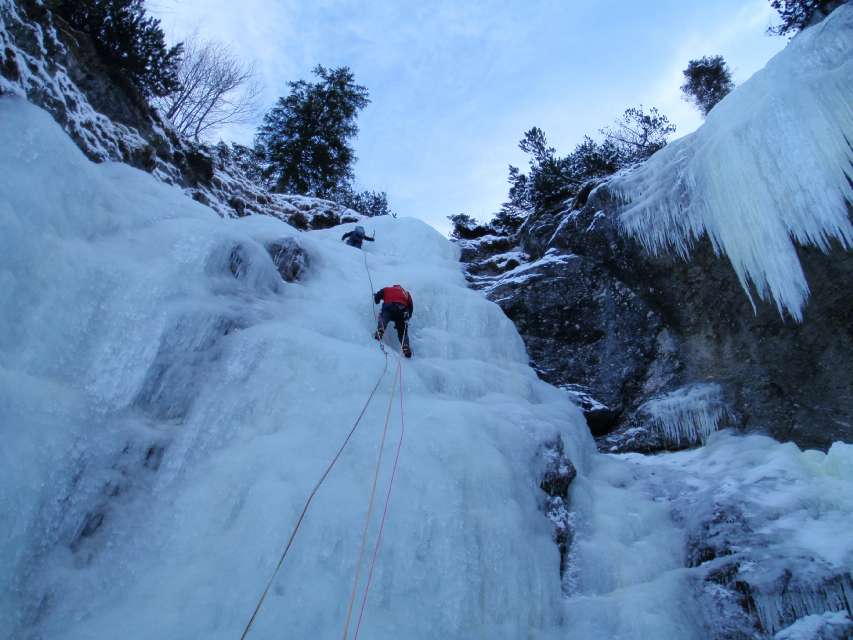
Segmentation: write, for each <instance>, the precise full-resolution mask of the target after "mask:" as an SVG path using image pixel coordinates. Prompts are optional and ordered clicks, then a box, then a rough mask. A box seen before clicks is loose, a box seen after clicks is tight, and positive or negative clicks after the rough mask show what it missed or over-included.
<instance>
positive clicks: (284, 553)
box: [240, 354, 396, 640]
mask: <svg viewBox="0 0 853 640" xmlns="http://www.w3.org/2000/svg"><path fill="white" fill-rule="evenodd" d="M387 372H388V355H387V354H386V355H385V364H384V366H383V368H382V373H381V374H380V375H379V379H378V380H377V381H376V384H375V385H373V389H372V390H371V391H370V395H369V396H368V397H367V402H365V403H364V406H363V407H362V408H361V412H359V414H358V417H357V418H356V420H355V424H353V426H352V429H350V431H349V433H348V434H347V436H346V438H344V441H343V443H342V444H341V446H340V447H339V448H338V451H337V453H335V456H334V457H333V458H332V461H331V462H330V463H329V464H328V466H327V467H326V470H325V471H323V475H322V476H320V479H319V480H318V481H317V483H316V484H315V485H314V488H313V489H311V493H310V494H309V495H308V499H307V500H306V501H305V506H303V507H302V513H300V514H299V519H298V520H297V521H296V526H294V527H293V531H292V532H291V534H290V538H288V540H287V544H286V545H285V547H284V551H282V552H281V557H280V558H279V560H278V564H277V565H276V567H275V570H274V571H273V572H272V575H271V576H270V579H269V581H268V582H267V585H266V587H265V588H264V591H263V593H262V594H261V597H260V599H259V600H258V604H257V606H256V607H255V610H254V611H253V612H252V617H251V618H249V622H248V623H247V624H246V628H245V629H243V633H242V634H241V635H240V640H245V638H246V636H247V635H248V634H249V631H250V630H251V628H252V624H254V622H255V618H256V617H257V616H258V612H259V611H260V610H261V607H262V606H263V604H264V600H266V597H267V594H268V593H269V590H270V587H272V584H273V582H274V581H275V577H276V575H278V572H279V569H281V565H282V564H284V559H285V558H286V557H287V554H288V552H289V551H290V547H291V546H292V545H293V540H294V539H295V538H296V532H297V531H299V527H300V526H301V525H302V520H303V519H304V518H305V514H306V513H307V512H308V507H309V506H310V505H311V501H312V500H313V499H314V496H315V495H316V493H317V491H318V490H319V489H320V486H321V485H322V484H323V482H324V481H325V480H326V477H327V476H328V475H329V473H330V472H331V471H332V467H334V466H335V463H336V462H337V461H338V458H340V457H341V454H342V453H343V451H344V449H345V448H346V446H347V444H348V443H349V441H350V439H351V438H352V435H353V434H354V433H355V430H356V429H357V428H358V425H359V424H360V423H361V419H362V418H363V417H364V414H365V413H366V412H367V407H368V406H369V405H370V402H371V401H372V400H373V396H375V395H376V391H377V389H379V385H380V384H381V383H382V380H383V379H384V378H385V374H386V373H387ZM395 381H396V374H395Z"/></svg>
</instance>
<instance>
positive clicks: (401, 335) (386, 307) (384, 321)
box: [379, 302, 409, 346]
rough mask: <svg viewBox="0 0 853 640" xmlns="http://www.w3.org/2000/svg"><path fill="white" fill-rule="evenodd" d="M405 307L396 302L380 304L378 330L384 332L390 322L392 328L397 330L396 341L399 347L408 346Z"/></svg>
mask: <svg viewBox="0 0 853 640" xmlns="http://www.w3.org/2000/svg"><path fill="white" fill-rule="evenodd" d="M405 313H406V307H405V306H404V305H402V304H399V303H397V302H393V303H391V304H388V303H387V302H384V303H383V304H382V311H380V312H379V328H380V329H382V331H385V327H387V326H388V323H389V322H391V321H392V320H393V321H394V327H395V328H396V329H397V339H398V340H399V341H400V345H401V346H409V332H408V331H406V317H405Z"/></svg>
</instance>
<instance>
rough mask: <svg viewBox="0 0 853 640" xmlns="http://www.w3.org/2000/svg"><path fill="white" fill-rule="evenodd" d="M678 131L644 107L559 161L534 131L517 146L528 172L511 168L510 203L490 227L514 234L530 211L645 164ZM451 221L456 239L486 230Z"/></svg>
mask: <svg viewBox="0 0 853 640" xmlns="http://www.w3.org/2000/svg"><path fill="white" fill-rule="evenodd" d="M674 131H675V125H673V124H672V123H670V122H669V119H668V118H667V117H666V116H665V115H663V114H662V113H660V112H659V111H658V110H657V109H655V108H652V109H650V110H649V111H648V113H646V111H645V110H644V109H643V107H642V105H640V106H639V107H634V108H631V109H628V110H626V111H625V113H624V114H623V115H622V118H621V119H619V120H618V121H617V122H616V124H615V126H614V127H613V128H609V129H603V130H601V133H603V134H604V140H603V141H602V142H596V141H595V140H593V139H592V138H590V137H589V136H584V138H583V140H582V141H581V142H580V144H578V145H577V146H576V147H575V148H574V150H573V151H572V152H571V153H570V154H568V155H567V156H563V157H560V156H558V155H557V152H556V150H555V149H554V147H552V146H550V145H549V144H548V140H547V138H546V136H545V133H544V131H542V129H540V128H539V127H533V128H531V129H529V130H528V131H526V132H525V133H524V137H523V138H522V139H521V141H520V142H519V143H518V147H519V148H520V149H521V150H522V151H524V152H525V153H527V154H528V155H529V161H528V164H529V170H528V172H527V173H523V172H522V171H521V169H519V168H518V167H515V166H512V165H510V166H509V176H508V181H509V193H508V199H507V201H506V202H504V203H503V205H501V208H500V211H498V213H497V214H496V215H495V217H494V218H493V219H492V221H491V222H490V223H489V225H488V228H489V230H490V231H494V232H498V233H502V234H507V235H511V234H513V233H515V232H516V231H518V229H519V228H520V227H521V225H522V224H523V223H524V220H525V219H526V218H527V216H528V214H529V213H530V212H531V211H533V210H535V209H542V208H546V207H552V206H555V205H558V204H559V203H561V202H565V201H566V200H568V199H569V198H573V197H574V196H576V195H578V193H580V191H581V190H582V189H583V187H584V186H585V185H587V184H589V182H590V181H591V180H598V179H601V178H604V177H606V176H609V175H612V174H613V173H616V172H617V171H618V170H619V169H621V168H622V167H625V166H628V165H630V164H633V163H635V162H641V161H643V160H645V159H646V158H648V157H649V156H651V155H652V154H653V153H654V152H655V151H657V150H658V149H660V148H661V147H663V146H664V145H665V144H666V141H667V138H668V137H669V136H670V134H672V133H673V132H674ZM449 219H450V221H451V222H453V224H454V231H453V232H452V234H451V235H452V236H453V237H456V238H469V237H477V235H476V234H477V233H478V230H479V229H483V228H484V227H482V226H477V225H476V222H474V221H473V219H471V218H470V216H467V215H465V214H457V215H456V216H450V217H449Z"/></svg>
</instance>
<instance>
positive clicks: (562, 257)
mask: <svg viewBox="0 0 853 640" xmlns="http://www.w3.org/2000/svg"><path fill="white" fill-rule="evenodd" d="M577 257H578V256H576V255H574V254H560V253H558V252H557V250H556V249H548V251H546V252H545V255H543V256H542V257H541V258H539V259H537V260H533V261H532V262H525V263H523V264H520V265H518V266H517V267H515V268H514V269H510V270H509V271H506V272H505V273H502V274H500V275H498V276H496V277H494V278H486V277H484V278H480V280H481V281H482V282H489V285H488V286H487V287H485V289H484V291H485V292H486V293H488V292H489V291H492V290H493V289H496V288H497V287H500V286H503V285H507V284H512V285H520V284H524V283H525V282H528V281H529V280H531V279H533V278H536V277H538V276H539V275H540V274H539V272H538V270H539V269H541V268H542V267H544V266H547V265H557V264H565V263H567V262H569V261H571V260H576V259H577Z"/></svg>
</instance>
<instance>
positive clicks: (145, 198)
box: [0, 98, 593, 640]
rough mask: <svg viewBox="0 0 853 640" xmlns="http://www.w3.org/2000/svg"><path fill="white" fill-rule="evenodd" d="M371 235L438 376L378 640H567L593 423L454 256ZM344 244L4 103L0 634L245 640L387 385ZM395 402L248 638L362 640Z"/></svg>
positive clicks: (403, 484)
mask: <svg viewBox="0 0 853 640" xmlns="http://www.w3.org/2000/svg"><path fill="white" fill-rule="evenodd" d="M372 226H375V232H376V234H377V242H376V243H375V244H369V245H367V247H366V250H367V256H368V260H369V264H370V266H371V270H372V277H373V281H374V283H375V285H376V286H377V287H379V286H383V285H388V284H393V283H396V282H400V283H403V284H404V285H405V286H407V287H408V288H409V289H410V290H411V291H412V292H413V294H414V298H415V316H414V322H413V323H412V346H413V349H414V351H415V358H414V359H413V360H412V361H407V362H406V363H405V365H404V369H405V372H404V379H405V389H406V411H407V424H406V427H407V436H406V441H405V443H404V446H403V451H402V458H401V463H400V469H399V472H398V478H397V482H396V484H395V489H394V495H393V498H392V503H391V512H390V515H389V518H388V521H387V524H386V527H385V532H384V538H383V548H382V552H381V555H380V558H379V564H378V566H377V572H376V575H375V577H374V582H373V587H372V591H371V596H370V601H369V603H368V606H367V610H366V617H365V620H364V623H363V626H362V637H370V638H377V639H378V638H401V637H405V638H411V639H415V638H425V639H426V638H430V639H432V638H470V637H490V638H512V639H516V638H520V637H552V636H553V634H554V633H556V630H557V629H559V628H560V627H559V625H560V619H561V617H562V609H561V605H560V577H559V555H558V550H557V547H556V545H555V544H554V542H553V540H552V529H551V524H550V523H549V522H548V520H547V519H546V517H545V516H544V514H543V513H542V511H541V510H540V508H539V507H540V502H541V500H542V499H543V498H544V495H543V494H542V492H541V490H540V489H539V487H538V483H539V479H540V478H539V475H538V474H539V473H540V472H541V470H542V468H543V466H544V461H540V460H538V458H537V456H538V455H539V452H540V450H541V447H540V445H541V443H542V442H544V441H546V440H553V439H554V438H555V437H562V439H563V442H564V443H565V444H566V448H567V453H568V454H569V455H570V456H571V458H572V460H573V461H574V462H575V464H576V465H578V466H579V468H581V469H583V468H584V467H585V466H586V465H588V461H589V458H590V456H591V455H592V452H593V447H592V443H591V440H590V438H589V436H588V434H587V432H586V428H585V426H584V423H583V418H582V416H581V414H580V412H579V411H578V410H577V409H576V408H575V407H574V406H573V405H572V404H571V403H570V402H569V400H568V398H567V396H566V395H565V394H564V393H562V392H560V391H558V390H556V389H554V388H552V387H549V386H548V385H546V384H544V383H542V382H541V381H539V380H538V379H537V378H536V376H535V374H534V373H533V371H532V370H531V369H530V368H529V367H528V366H527V358H526V354H525V352H524V348H523V344H522V342H521V339H520V338H519V336H518V335H517V333H516V331H515V329H514V327H513V326H512V324H511V323H510V322H509V321H508V320H507V319H506V318H505V317H504V316H503V314H502V313H501V311H500V309H499V308H498V307H497V306H495V305H493V304H492V303H489V302H488V301H486V300H485V299H483V298H482V297H481V296H480V295H478V294H477V293H475V292H472V291H470V290H469V289H467V287H466V283H465V281H464V278H463V277H462V274H461V271H460V269H459V265H458V263H457V254H456V250H455V249H454V248H453V247H452V246H451V245H450V244H449V243H448V242H447V241H446V240H445V239H444V238H442V237H441V236H440V235H439V234H438V233H437V232H435V231H434V230H432V229H431V228H429V227H428V226H426V225H424V224H422V223H420V222H418V221H415V220H410V219H400V220H394V219H391V218H384V219H377V220H374V221H370V222H369V223H368V228H369V230H370V231H371V232H372V231H374V229H373V228H372ZM340 234H341V230H340V229H333V230H329V231H327V232H314V233H309V234H298V233H297V232H296V231H295V230H294V229H292V228H291V227H288V226H287V225H285V224H283V223H281V222H279V221H277V220H274V219H270V218H261V217H252V218H246V219H242V220H236V221H226V220H221V219H219V218H217V217H216V216H215V215H212V214H211V212H210V211H209V210H208V209H206V208H204V207H202V206H200V205H198V204H196V203H193V202H192V201H190V200H189V199H188V198H186V197H185V196H184V195H183V194H182V193H181V192H180V191H178V190H176V189H172V188H169V187H167V186H164V185H162V184H160V183H157V182H156V181H155V180H154V179H153V178H151V177H150V176H148V175H146V174H143V173H141V172H138V171H136V170H133V169H130V168H128V167H126V166H123V165H117V164H104V165H94V164H92V163H90V162H88V161H87V160H85V159H84V157H83V156H82V154H81V153H80V152H79V151H78V150H77V149H76V148H75V147H74V145H73V144H72V143H71V141H70V140H69V139H68V138H67V137H66V136H65V134H63V133H62V131H61V130H60V128H59V127H58V126H57V125H56V124H55V123H54V122H53V121H52V120H51V118H50V117H49V116H48V115H47V114H45V113H44V112H42V111H40V110H38V109H36V108H34V107H32V106H30V105H28V104H26V103H25V102H23V101H22V100H20V99H17V98H5V99H2V100H0V255H2V256H3V260H2V263H0V310H2V311H0V415H2V435H3V441H4V446H3V447H2V448H0V522H3V523H10V526H3V527H2V528H0V575H2V577H3V580H2V586H0V588H1V589H2V594H0V628H2V629H4V630H9V629H11V630H13V631H12V636H13V637H16V638H52V639H55V640H62V639H69V640H70V639H72V638H73V639H74V640H83V639H100V638H110V639H112V638H118V637H121V638H125V639H128V640H131V639H133V638H140V639H141V638H146V639H147V638H154V637H156V638H160V639H169V638H173V639H179V638H181V639H183V638H198V637H204V638H206V639H208V640H212V639H215V638H223V639H224V638H228V639H233V638H237V637H239V636H240V632H241V631H242V629H243V625H244V624H245V622H246V620H247V618H248V616H249V614H250V613H251V611H252V608H253V607H254V605H255V602H256V601H257V598H258V596H259V593H260V590H261V589H262V588H263V585H264V583H265V581H266V579H267V578H268V576H269V574H270V571H271V570H272V568H273V566H274V565H275V562H276V561H277V559H278V554H279V552H280V550H281V547H282V544H283V542H284V540H285V539H286V537H287V535H288V534H289V532H290V529H291V527H292V526H293V523H294V521H295V518H296V516H297V514H298V512H299V510H300V509H301V507H302V504H303V501H304V499H305V496H306V495H307V493H308V491H309V490H310V488H311V487H312V485H313V483H314V482H315V481H316V480H317V477H318V475H319V473H320V471H321V470H322V469H323V467H324V465H325V464H326V463H327V461H328V460H329V458H330V457H331V455H332V454H333V453H334V451H335V450H336V449H337V447H338V445H339V443H340V442H341V440H342V438H343V437H344V435H345V433H346V432H347V431H348V430H349V428H350V426H351V424H352V422H353V420H354V419H355V417H356V415H357V413H358V411H359V409H360V407H361V405H362V403H363V402H364V400H365V398H366V397H367V394H368V391H369V390H370V388H371V387H372V386H373V385H374V384H375V382H376V380H377V378H378V376H379V375H380V372H381V370H382V364H383V358H382V355H381V353H380V352H379V350H378V349H377V345H376V343H375V341H374V340H373V339H372V337H371V333H372V330H373V317H372V309H373V307H372V301H371V299H370V297H369V295H370V293H371V292H370V285H369V282H368V278H367V275H366V273H365V270H364V266H363V261H362V257H363V254H362V253H361V252H359V251H357V250H354V249H352V248H349V247H346V246H344V245H343V244H342V243H341V242H340ZM288 236H293V237H297V238H298V240H299V242H300V243H301V244H302V245H303V247H304V248H305V250H306V251H307V253H308V256H309V259H310V265H311V266H310V270H309V272H308V274H307V275H306V276H305V278H304V280H303V282H300V283H293V284H290V283H284V282H283V281H282V280H281V278H280V277H279V275H278V273H277V272H276V270H275V267H274V265H273V263H272V261H271V259H270V258H269V255H268V254H267V252H266V251H265V249H264V244H265V243H268V242H270V241H273V240H279V239H281V238H283V237H288ZM237 247H239V250H238V253H239V255H240V256H241V264H240V267H239V269H233V267H234V264H233V259H234V255H235V249H236V248H237ZM234 272H236V274H237V275H238V276H239V277H235V275H234ZM390 342H392V343H395V342H396V338H391V339H390ZM392 357H396V356H392ZM390 386H391V376H390V375H388V376H387V377H386V379H385V380H384V381H383V384H382V387H381V391H380V393H379V395H378V398H377V400H376V401H375V402H374V404H373V405H371V408H370V409H369V410H368V413H367V415H366V416H365V419H364V422H363V424H362V426H361V427H360V430H359V431H358V432H357V433H356V436H355V437H354V439H353V440H352V442H351V445H350V447H349V448H348V449H347V451H346V452H345V454H344V455H343V457H342V458H341V460H340V462H339V464H338V466H337V467H336V468H335V470H334V472H333V473H332V474H331V476H330V477H329V479H328V481H327V482H326V484H325V485H324V486H323V488H322V490H321V492H320V493H319V495H318V497H317V498H316V499H315V501H314V503H313V506H312V508H311V511H310V512H309V515H308V517H307V519H306V521H305V523H304V525H303V527H302V529H301V530H300V533H299V536H298V537H297V539H296V543H295V547H294V548H293V551H292V552H291V554H290V556H289V557H288V560H287V562H286V564H285V566H284V568H283V570H282V572H281V574H280V576H279V579H278V580H277V581H276V583H275V586H274V588H273V590H272V592H271V594H270V596H269V598H268V599H267V602H266V604H265V606H264V608H263V610H262V612H261V615H260V617H259V619H258V620H257V622H256V623H255V627H254V629H253V636H251V637H256V638H272V637H290V638H332V637H338V636H339V635H340V634H341V631H342V627H343V621H344V617H345V611H346V606H347V599H348V596H349V593H350V589H351V581H352V577H353V574H354V569H355V562H356V556H357V551H358V545H359V543H360V528H361V526H362V523H363V519H364V517H365V513H366V507H367V498H368V491H369V487H370V481H371V475H372V467H373V464H374V462H375V460H376V455H377V446H378V443H379V436H380V430H381V425H382V421H383V417H384V411H385V409H386V406H387V404H386V403H387V399H388V393H389V391H390ZM397 424H398V423H397V416H396V415H394V416H393V418H392V428H393V429H394V430H393V431H392V432H391V434H390V435H389V440H390V441H391V442H394V441H395V439H396V435H397V433H398V431H397V429H398V428H399V427H398V426H397ZM389 458H390V456H388V455H386V459H389ZM387 472H388V470H387V469H385V470H384V471H383V475H382V476H381V477H380V483H384V481H385V480H386V479H387ZM375 527H376V522H374V523H373V525H372V529H371V535H373V534H374V533H375ZM371 540H372V538H371ZM364 575H365V572H364V571H363V572H362V576H364Z"/></svg>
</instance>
